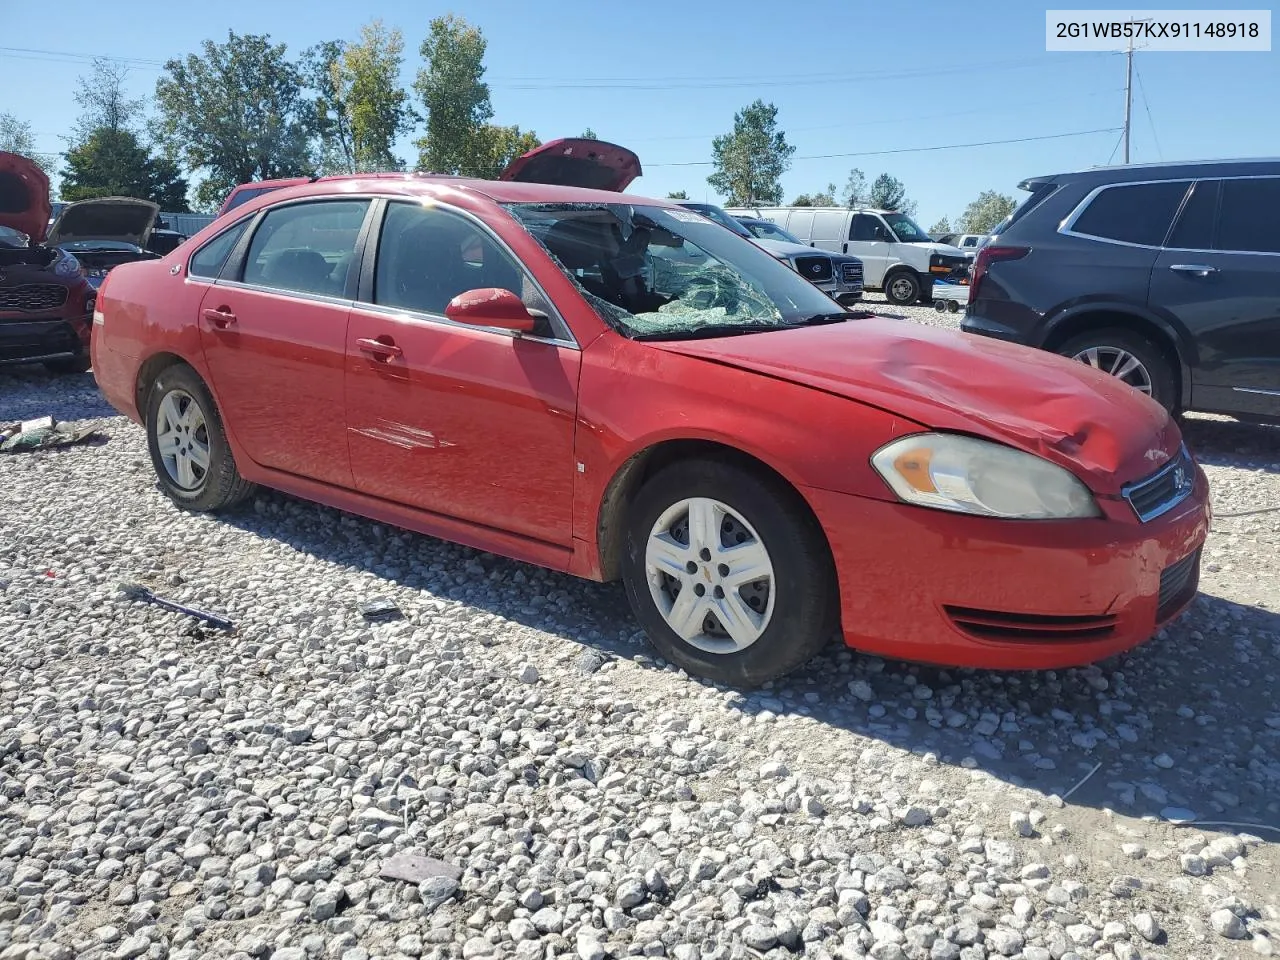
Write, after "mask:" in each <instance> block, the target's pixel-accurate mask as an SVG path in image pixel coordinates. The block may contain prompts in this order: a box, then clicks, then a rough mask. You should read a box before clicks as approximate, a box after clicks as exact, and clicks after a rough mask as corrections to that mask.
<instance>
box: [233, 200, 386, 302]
mask: <svg viewBox="0 0 1280 960" xmlns="http://www.w3.org/2000/svg"><path fill="white" fill-rule="evenodd" d="M368 209H369V201H368V200H318V201H315V202H313V203H292V204H289V205H287V206H283V207H276V208H275V209H273V210H270V211H268V212H267V215H266V216H265V217H264V218H263V219H262V223H261V225H260V226H259V227H258V229H257V230H256V231H255V232H254V234H253V240H252V241H251V242H250V243H249V255H248V257H247V258H246V259H245V265H244V282H245V283H252V284H256V285H258V286H263V287H272V288H273V289H276V290H288V291H291V292H296V293H314V294H320V295H322V296H329V297H340V296H342V295H343V292H344V291H345V289H346V285H347V271H348V269H349V268H350V266H351V263H352V261H353V260H354V259H355V251H356V238H357V237H359V235H360V226H361V224H362V223H364V215H365V212H366V211H367V210H368Z"/></svg>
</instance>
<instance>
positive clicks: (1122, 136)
mask: <svg viewBox="0 0 1280 960" xmlns="http://www.w3.org/2000/svg"><path fill="white" fill-rule="evenodd" d="M1123 140H1124V128H1123V127H1122V128H1121V130H1120V136H1118V137H1116V145H1115V146H1114V147H1112V148H1111V155H1110V156H1109V157H1107V162H1106V164H1105V165H1106V166H1108V167H1109V166H1111V161H1112V160H1114V159H1115V158H1116V151H1117V150H1119V149H1120V143H1121V141H1123Z"/></svg>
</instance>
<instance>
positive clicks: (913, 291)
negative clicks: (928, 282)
mask: <svg viewBox="0 0 1280 960" xmlns="http://www.w3.org/2000/svg"><path fill="white" fill-rule="evenodd" d="M884 297H885V299H886V300H888V301H889V302H890V303H892V304H895V305H897V306H899V307H907V306H910V305H911V304H913V303H915V302H916V301H917V300H919V299H920V278H919V277H917V276H916V275H915V274H914V273H913V272H912V271H910V270H899V271H897V272H896V273H891V274H889V277H888V279H887V280H886V281H885V284H884Z"/></svg>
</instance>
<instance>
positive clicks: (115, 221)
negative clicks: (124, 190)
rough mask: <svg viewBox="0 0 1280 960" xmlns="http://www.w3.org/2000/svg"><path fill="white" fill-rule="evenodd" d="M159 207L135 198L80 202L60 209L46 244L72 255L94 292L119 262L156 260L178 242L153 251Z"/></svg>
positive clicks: (110, 198)
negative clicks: (78, 262) (77, 261)
mask: <svg viewBox="0 0 1280 960" xmlns="http://www.w3.org/2000/svg"><path fill="white" fill-rule="evenodd" d="M159 214H160V208H159V207H158V206H157V205H156V204H154V203H152V202H150V201H149V200H138V199H136V198H134V197H95V198H94V199H92V200H79V201H77V202H76V203H72V204H68V205H67V206H66V207H64V208H63V210H62V212H61V213H60V214H59V215H58V218H57V219H56V220H55V221H54V223H53V226H51V227H50V228H49V235H48V237H47V238H46V239H45V243H46V244H47V245H48V246H51V247H59V248H61V249H62V250H65V251H66V252H67V253H70V254H72V255H73V256H74V257H75V258H76V259H77V260H79V261H80V265H81V266H82V267H83V268H84V273H85V277H86V278H87V279H88V281H89V285H90V286H92V287H93V288H94V289H95V290H96V289H97V288H98V287H100V286H101V285H102V281H103V279H105V278H106V276H107V274H108V273H109V272H110V271H111V268H112V267H117V266H119V265H120V264H122V263H132V262H133V261H135V260H158V259H159V258H160V257H161V255H162V254H164V253H168V252H169V251H170V250H172V249H173V248H174V247H176V246H177V243H167V244H165V245H164V246H163V247H161V248H160V249H156V248H155V246H154V245H153V240H154V239H155V238H156V233H157V231H156V230H155V225H156V218H157V217H158V216H159Z"/></svg>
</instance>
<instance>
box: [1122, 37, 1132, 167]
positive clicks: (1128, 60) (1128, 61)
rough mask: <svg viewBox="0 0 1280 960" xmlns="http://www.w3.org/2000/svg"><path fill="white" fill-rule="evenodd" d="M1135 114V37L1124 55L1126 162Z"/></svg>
mask: <svg viewBox="0 0 1280 960" xmlns="http://www.w3.org/2000/svg"><path fill="white" fill-rule="evenodd" d="M1132 114H1133V37H1132V36H1130V37H1129V49H1128V50H1126V51H1125V54H1124V162H1125V163H1128V162H1129V127H1130V123H1129V120H1130V117H1131V116H1132Z"/></svg>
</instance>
